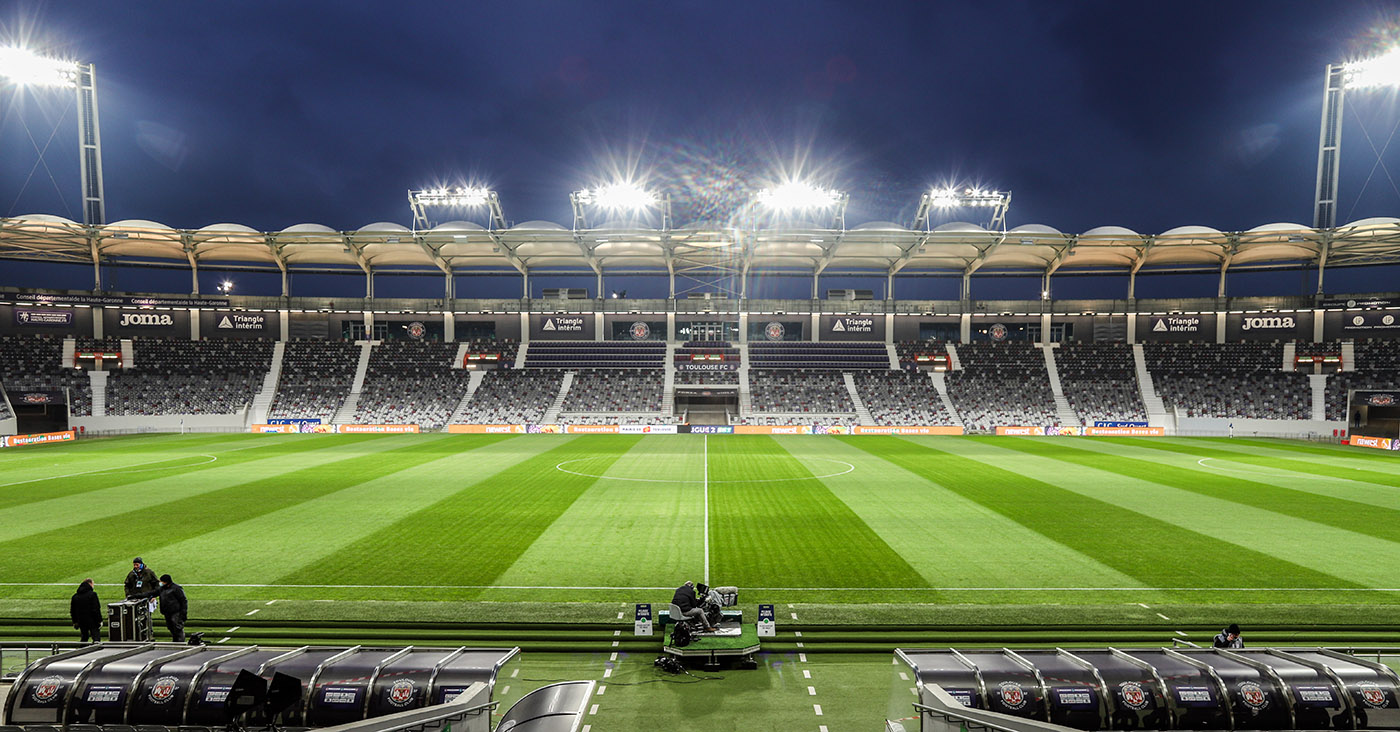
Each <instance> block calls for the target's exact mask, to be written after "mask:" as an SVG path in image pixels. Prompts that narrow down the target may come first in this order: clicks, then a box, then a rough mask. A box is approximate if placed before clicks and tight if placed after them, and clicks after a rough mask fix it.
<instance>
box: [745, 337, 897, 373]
mask: <svg viewBox="0 0 1400 732" xmlns="http://www.w3.org/2000/svg"><path fill="white" fill-rule="evenodd" d="M749 366H750V367H752V368H758V369H840V370H844V371H851V370H854V369H888V368H889V367H890V357H889V351H887V350H886V349H885V344H883V343H840V344H837V343H804V342H797V341H788V342H783V343H750V344H749Z"/></svg>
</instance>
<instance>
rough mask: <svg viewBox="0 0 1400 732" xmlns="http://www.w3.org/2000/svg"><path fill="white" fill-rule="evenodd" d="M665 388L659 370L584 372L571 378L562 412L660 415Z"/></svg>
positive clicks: (589, 370) (601, 370)
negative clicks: (654, 413)
mask: <svg viewBox="0 0 1400 732" xmlns="http://www.w3.org/2000/svg"><path fill="white" fill-rule="evenodd" d="M664 385H665V373H664V372H662V371H661V370H660V369H584V370H582V371H579V372H578V373H577V374H575V375H574V382H573V384H572V385H571V386H570V387H569V393H568V395H567V396H566V397H565V398H564V411H565V412H659V411H661V393H662V390H663V387H664ZM607 424H612V423H611V422H608V423H607Z"/></svg>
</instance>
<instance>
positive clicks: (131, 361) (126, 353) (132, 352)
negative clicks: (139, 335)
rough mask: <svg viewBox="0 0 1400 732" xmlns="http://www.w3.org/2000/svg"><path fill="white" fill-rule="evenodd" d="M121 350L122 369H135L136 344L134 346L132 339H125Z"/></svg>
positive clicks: (122, 341)
mask: <svg viewBox="0 0 1400 732" xmlns="http://www.w3.org/2000/svg"><path fill="white" fill-rule="evenodd" d="M121 349H122V368H124V369H129V368H134V367H135V366H136V346H135V344H133V343H132V342H131V339H130V338H123V339H122V340H121Z"/></svg>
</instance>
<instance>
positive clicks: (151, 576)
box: [126, 557, 159, 600]
mask: <svg viewBox="0 0 1400 732" xmlns="http://www.w3.org/2000/svg"><path fill="white" fill-rule="evenodd" d="M158 590H159V588H158V587H156V573H155V572H153V571H151V568H150V567H147V566H146V563H145V562H143V561H141V557H137V558H135V559H133V560H131V572H129V573H128V574H127V575H126V599H128V600H135V599H136V598H138V597H153V596H154V595H155V593H156V592H157V591H158Z"/></svg>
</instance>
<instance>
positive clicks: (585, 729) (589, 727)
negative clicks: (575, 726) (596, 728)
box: [583, 724, 593, 732]
mask: <svg viewBox="0 0 1400 732" xmlns="http://www.w3.org/2000/svg"><path fill="white" fill-rule="evenodd" d="M592 729H593V725H591V724H585V725H583V732H589V730H592Z"/></svg>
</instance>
